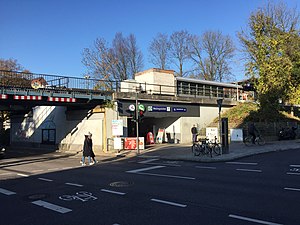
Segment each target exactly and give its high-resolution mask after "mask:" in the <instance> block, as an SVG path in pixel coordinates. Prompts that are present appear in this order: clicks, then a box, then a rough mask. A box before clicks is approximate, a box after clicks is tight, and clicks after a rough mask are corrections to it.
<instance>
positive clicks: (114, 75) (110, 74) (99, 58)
mask: <svg viewBox="0 0 300 225" xmlns="http://www.w3.org/2000/svg"><path fill="white" fill-rule="evenodd" d="M82 56H83V58H82V63H83V64H84V65H85V66H86V68H87V73H88V74H89V75H90V76H91V77H93V78H96V79H103V80H107V81H113V80H126V79H129V78H134V74H135V73H137V72H140V71H141V69H142V67H143V55H142V52H141V51H140V49H139V48H138V46H137V43H136V39H135V36H134V35H133V34H130V35H129V36H128V37H123V35H122V33H116V35H115V37H114V39H113V41H112V45H111V46H109V45H108V43H107V42H106V41H105V40H104V39H103V38H97V39H96V41H95V42H94V45H93V46H92V47H91V48H85V49H84V50H83V53H82Z"/></svg>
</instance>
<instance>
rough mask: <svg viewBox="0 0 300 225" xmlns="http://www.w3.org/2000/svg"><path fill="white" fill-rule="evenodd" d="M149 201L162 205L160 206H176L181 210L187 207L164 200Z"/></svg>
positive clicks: (153, 199)
mask: <svg viewBox="0 0 300 225" xmlns="http://www.w3.org/2000/svg"><path fill="white" fill-rule="evenodd" d="M151 201H153V202H158V203H162V204H167V205H172V206H177V207H181V208H185V207H187V205H184V204H180V203H176V202H170V201H165V200H161V199H156V198H152V199H151Z"/></svg>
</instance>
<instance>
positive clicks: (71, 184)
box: [65, 183, 83, 187]
mask: <svg viewBox="0 0 300 225" xmlns="http://www.w3.org/2000/svg"><path fill="white" fill-rule="evenodd" d="M65 184H66V185H70V186H75V187H83V185H82V184H74V183H65Z"/></svg>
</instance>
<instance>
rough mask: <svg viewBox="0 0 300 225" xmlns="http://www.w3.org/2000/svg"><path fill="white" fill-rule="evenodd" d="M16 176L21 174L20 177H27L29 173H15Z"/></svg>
mask: <svg viewBox="0 0 300 225" xmlns="http://www.w3.org/2000/svg"><path fill="white" fill-rule="evenodd" d="M17 175H18V176H21V177H29V175H27V174H24V173H17Z"/></svg>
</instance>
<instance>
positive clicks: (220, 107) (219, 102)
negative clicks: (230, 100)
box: [217, 98, 223, 153]
mask: <svg viewBox="0 0 300 225" xmlns="http://www.w3.org/2000/svg"><path fill="white" fill-rule="evenodd" d="M222 103H223V99H222V98H220V99H217V104H218V107H219V138H220V144H221V146H222V144H223V143H222V134H221V109H222ZM221 153H222V151H221Z"/></svg>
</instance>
